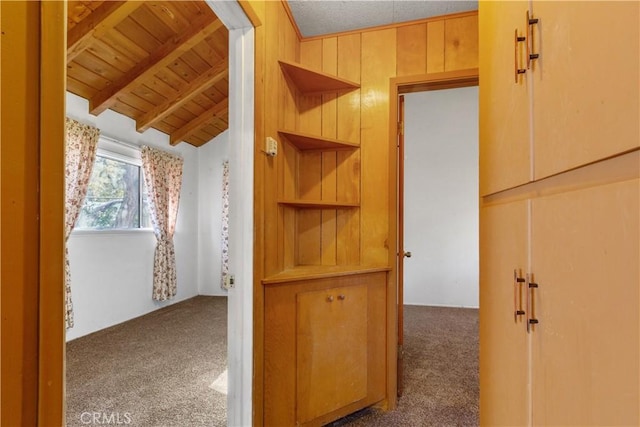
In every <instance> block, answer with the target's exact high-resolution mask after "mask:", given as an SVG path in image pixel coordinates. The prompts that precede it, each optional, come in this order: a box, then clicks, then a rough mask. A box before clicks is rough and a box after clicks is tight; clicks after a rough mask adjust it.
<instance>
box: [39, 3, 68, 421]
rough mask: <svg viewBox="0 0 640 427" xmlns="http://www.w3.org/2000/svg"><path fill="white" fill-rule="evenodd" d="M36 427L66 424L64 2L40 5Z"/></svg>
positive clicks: (65, 25)
mask: <svg viewBox="0 0 640 427" xmlns="http://www.w3.org/2000/svg"><path fill="white" fill-rule="evenodd" d="M41 28H42V30H41V32H40V34H41V35H40V57H41V62H40V239H39V241H40V259H39V264H40V266H39V272H40V274H39V282H40V283H39V297H38V299H39V314H40V316H39V326H38V343H39V345H38V368H39V369H38V426H43V427H44V426H55V425H63V424H64V422H65V419H64V384H65V376H64V357H65V338H64V336H65V330H64V328H65V323H64V310H62V307H63V306H64V258H63V254H64V140H65V89H66V71H67V67H66V43H65V37H66V31H67V5H66V2H50V1H43V2H41Z"/></svg>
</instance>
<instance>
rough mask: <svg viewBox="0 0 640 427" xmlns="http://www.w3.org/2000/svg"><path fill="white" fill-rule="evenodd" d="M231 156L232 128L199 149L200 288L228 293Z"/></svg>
mask: <svg viewBox="0 0 640 427" xmlns="http://www.w3.org/2000/svg"><path fill="white" fill-rule="evenodd" d="M225 160H229V131H228V130H227V131H224V132H223V133H221V134H220V135H218V136H217V137H216V138H215V140H214V141H211V142H209V143H207V144H205V145H203V146H201V147H200V148H199V149H198V176H199V178H198V185H199V187H198V194H199V197H198V199H199V213H198V237H199V241H198V274H199V280H198V283H199V285H198V292H199V293H200V295H225V296H226V295H227V291H226V290H224V289H222V288H221V287H220V284H221V282H220V280H221V274H222V246H221V245H222V242H221V235H222V164H223V162H224V161H225Z"/></svg>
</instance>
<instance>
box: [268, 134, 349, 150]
mask: <svg viewBox="0 0 640 427" xmlns="http://www.w3.org/2000/svg"><path fill="white" fill-rule="evenodd" d="M278 133H279V134H280V135H281V136H284V137H285V138H287V140H288V141H289V142H290V143H292V144H293V145H294V146H295V147H296V148H297V149H298V150H302V151H307V150H318V151H322V150H331V151H335V150H353V149H357V148H360V145H358V144H356V143H353V142H346V141H340V140H338V139H333V138H325V137H323V136H316V135H311V134H308V133H302V132H295V131H289V130H280V131H278Z"/></svg>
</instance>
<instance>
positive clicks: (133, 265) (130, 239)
mask: <svg viewBox="0 0 640 427" xmlns="http://www.w3.org/2000/svg"><path fill="white" fill-rule="evenodd" d="M67 115H68V116H69V117H72V118H74V119H76V120H78V121H80V122H82V123H87V124H91V125H94V126H97V127H98V128H99V129H100V130H101V134H102V135H105V136H108V137H111V138H114V139H116V140H120V141H123V142H126V143H130V144H134V145H143V144H146V145H149V146H154V147H157V148H160V149H163V150H166V151H171V152H176V153H179V154H180V155H181V156H182V157H183V158H184V166H183V178H182V193H181V195H180V208H179V211H178V221H177V224H176V232H175V235H174V244H175V249H176V269H177V274H178V293H177V295H176V297H175V298H174V299H172V300H170V301H164V302H157V301H153V300H152V299H151V292H152V284H153V276H152V271H153V254H154V249H155V244H156V239H155V236H154V235H153V232H152V231H141V230H134V231H116V232H108V231H107V232H93V233H92V232H83V233H72V235H71V237H70V238H69V245H68V247H69V262H70V263H71V264H70V265H71V279H72V296H73V308H74V320H75V325H74V327H73V328H71V329H69V330H68V331H67V340H71V339H74V338H77V337H80V336H83V335H86V334H88V333H91V332H94V331H97V330H100V329H103V328H106V327H108V326H112V325H115V324H118V323H121V322H124V321H126V320H129V319H132V318H134V317H138V316H141V315H143V314H145V313H148V312H150V311H153V310H156V309H158V308H160V307H164V306H166V305H170V304H173V303H176V302H178V301H182V300H184V299H187V298H191V297H193V296H195V295H198V179H199V176H198V175H199V174H198V155H199V151H198V150H197V149H196V148H194V147H192V146H191V145H189V144H185V143H183V144H179V145H178V146H176V147H171V146H170V145H169V138H168V136H167V135H165V134H164V133H162V132H158V131H156V130H154V129H150V130H148V131H146V132H144V133H142V134H140V133H138V132H136V130H135V122H134V121H133V120H132V119H129V118H128V117H125V116H123V115H121V114H118V113H115V112H113V111H111V110H107V111H105V112H104V113H102V114H100V115H99V116H97V117H96V116H92V115H90V114H89V113H88V102H87V101H86V100H85V99H83V98H80V97H78V96H76V95H73V94H71V93H67Z"/></svg>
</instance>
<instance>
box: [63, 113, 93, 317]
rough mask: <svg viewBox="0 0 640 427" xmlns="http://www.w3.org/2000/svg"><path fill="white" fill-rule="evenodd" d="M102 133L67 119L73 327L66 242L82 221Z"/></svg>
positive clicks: (67, 297)
mask: <svg viewBox="0 0 640 427" xmlns="http://www.w3.org/2000/svg"><path fill="white" fill-rule="evenodd" d="M99 136H100V130H99V129H98V128H95V127H93V126H89V125H84V124H82V123H80V122H77V121H76V120H73V119H70V118H67V123H66V142H65V171H64V172H65V218H64V237H65V265H64V274H65V323H66V326H67V329H69V328H72V327H73V303H72V300H71V269H70V268H69V251H68V249H67V247H66V242H67V241H68V240H69V236H70V235H71V231H73V227H74V226H75V224H76V221H77V220H78V216H79V215H80V210H81V209H82V205H83V204H84V198H85V196H86V195H87V187H88V186H89V178H91V170H92V169H93V163H94V161H95V158H96V149H97V146H98V137H99Z"/></svg>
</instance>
